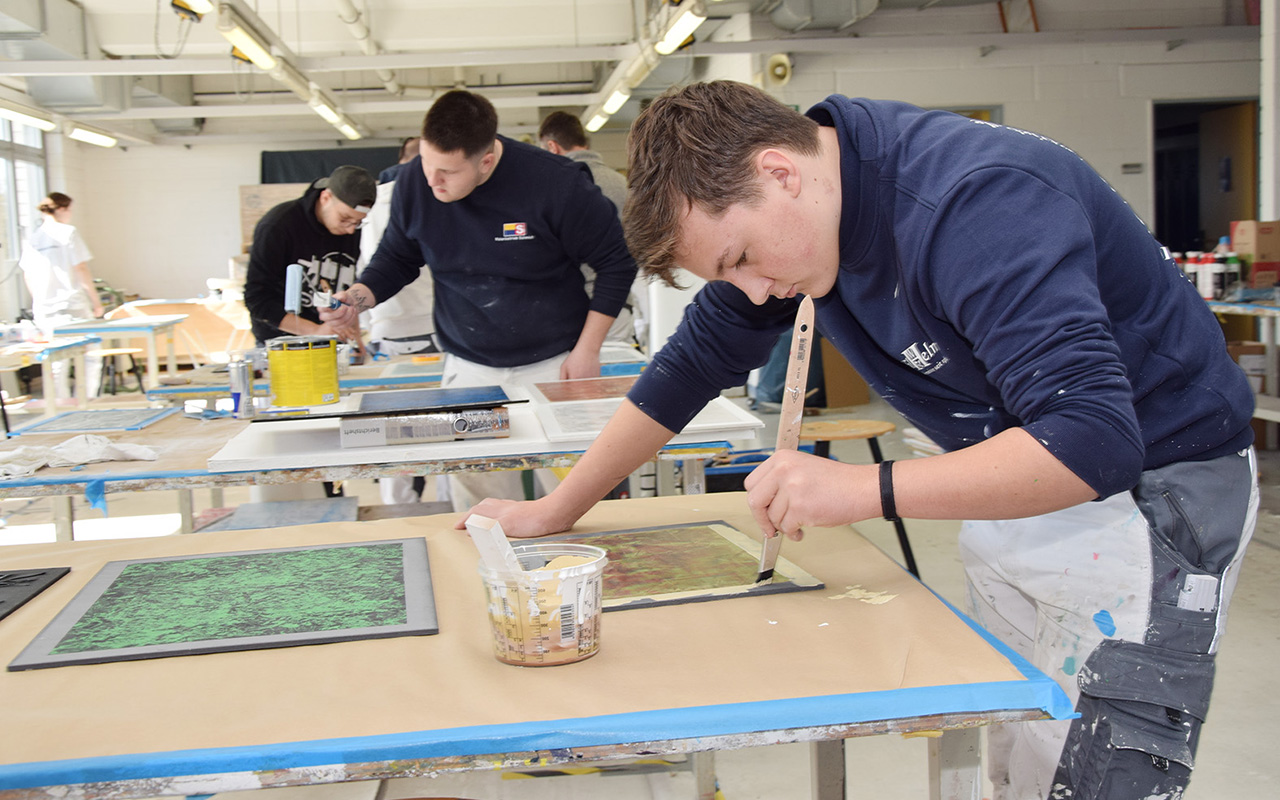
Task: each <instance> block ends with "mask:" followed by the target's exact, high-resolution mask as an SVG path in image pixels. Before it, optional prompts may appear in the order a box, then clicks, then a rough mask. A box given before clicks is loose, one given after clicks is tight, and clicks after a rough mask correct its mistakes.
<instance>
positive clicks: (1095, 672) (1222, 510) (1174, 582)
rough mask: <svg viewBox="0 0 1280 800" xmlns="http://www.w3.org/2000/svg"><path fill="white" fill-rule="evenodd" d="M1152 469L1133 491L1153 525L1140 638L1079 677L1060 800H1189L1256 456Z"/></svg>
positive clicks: (1251, 515)
mask: <svg viewBox="0 0 1280 800" xmlns="http://www.w3.org/2000/svg"><path fill="white" fill-rule="evenodd" d="M1242 455H1245V456H1247V457H1241V456H1237V455H1230V456H1223V457H1221V458H1217V459H1214V460H1211V461H1200V462H1195V461H1189V462H1182V463H1177V464H1172V465H1169V466H1167V467H1163V468H1161V469H1156V470H1150V471H1148V472H1145V473H1143V475H1142V479H1141V481H1140V482H1139V484H1138V486H1137V487H1136V488H1134V490H1133V491H1132V495H1133V498H1134V501H1135V502H1136V504H1137V506H1138V509H1139V510H1140V511H1141V512H1142V515H1143V516H1144V517H1145V518H1146V520H1147V522H1148V523H1149V525H1150V529H1151V587H1150V588H1151V595H1150V612H1149V618H1148V625H1147V629H1146V633H1145V636H1144V637H1143V638H1142V639H1141V641H1133V640H1120V639H1107V640H1104V641H1103V642H1101V643H1100V644H1099V645H1098V646H1097V647H1096V648H1095V649H1094V651H1093V652H1092V653H1091V654H1090V655H1089V657H1088V658H1087V659H1086V661H1085V663H1084V665H1083V667H1082V668H1081V669H1080V671H1079V674H1078V681H1079V688H1080V700H1079V702H1078V703H1077V706H1076V710H1077V711H1078V712H1079V713H1080V715H1081V716H1080V718H1079V719H1077V720H1074V721H1073V722H1072V724H1071V727H1070V730H1069V732H1068V734H1067V740H1066V744H1065V746H1064V748H1063V752H1062V757H1061V760H1060V761H1059V764H1058V770H1057V773H1056V774H1055V775H1054V779H1053V785H1052V789H1051V792H1050V795H1049V797H1050V798H1052V799H1053V800H1067V798H1070V799H1071V800H1103V799H1104V798H1105V800H1128V799H1129V798H1134V799H1135V800H1136V799H1137V798H1162V799H1164V800H1175V799H1176V798H1179V797H1181V796H1182V792H1183V790H1184V789H1185V788H1186V786H1187V783H1188V781H1189V780H1190V776H1191V770H1192V768H1193V767H1194V765H1195V752H1196V745H1197V744H1198V742H1199V736H1200V727H1201V725H1202V724H1203V723H1204V720H1205V718H1206V716H1207V714H1208V710H1209V696H1210V693H1211V692H1212V689H1213V678H1214V657H1215V653H1216V652H1217V646H1218V641H1219V639H1220V638H1221V636H1222V634H1223V631H1224V629H1225V623H1226V611H1227V607H1228V605H1229V602H1230V597H1231V592H1232V590H1233V589H1234V586H1235V582H1236V577H1237V575H1236V573H1237V571H1238V569H1239V563H1240V559H1241V557H1242V556H1243V554H1244V548H1245V545H1246V544H1247V543H1248V540H1249V538H1250V536H1252V533H1253V528H1254V523H1255V522H1256V519H1257V502H1258V501H1257V476H1256V462H1255V459H1254V456H1253V453H1252V451H1249V452H1247V453H1246V454H1242Z"/></svg>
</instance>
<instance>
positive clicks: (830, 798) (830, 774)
mask: <svg viewBox="0 0 1280 800" xmlns="http://www.w3.org/2000/svg"><path fill="white" fill-rule="evenodd" d="M809 775H810V777H811V783H810V785H811V786H812V787H813V800H844V795H845V773H844V739H830V740H827V741H820V742H810V743H809Z"/></svg>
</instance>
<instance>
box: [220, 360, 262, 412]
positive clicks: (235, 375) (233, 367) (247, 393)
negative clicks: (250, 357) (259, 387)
mask: <svg viewBox="0 0 1280 800" xmlns="http://www.w3.org/2000/svg"><path fill="white" fill-rule="evenodd" d="M227 378H228V380H229V381H230V383H231V412H232V414H234V416H235V418H236V419H252V418H253V416H254V415H255V414H256V413H257V409H255V408H254V407H253V362H252V361H242V360H236V361H232V362H231V363H229V364H227Z"/></svg>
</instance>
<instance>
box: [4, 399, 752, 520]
mask: <svg viewBox="0 0 1280 800" xmlns="http://www.w3.org/2000/svg"><path fill="white" fill-rule="evenodd" d="M720 402H728V401H724V400H721V401H720ZM530 406H531V404H529V403H523V404H516V405H513V406H512V407H511V427H512V435H511V436H510V437H508V438H499V439H469V440H463V441H456V442H434V443H430V444H413V445H399V446H387V447H362V448H347V449H343V448H341V447H340V446H339V445H338V420H337V419H327V420H307V419H299V420H283V421H275V422H255V423H250V422H249V421H248V420H237V419H231V418H229V417H223V418H217V419H191V418H188V417H187V416H185V415H183V414H174V415H171V416H168V417H165V418H164V419H161V420H160V421H159V422H156V423H154V424H152V425H148V426H147V427H145V428H143V429H141V430H137V431H111V432H106V433H102V434H99V435H102V436H105V437H107V438H108V439H111V440H113V441H125V442H132V443H134V444H142V445H149V446H152V447H155V448H157V450H159V457H158V458H157V459H156V460H155V461H112V462H104V463H98V464H88V465H86V466H84V467H80V468H73V467H59V468H55V469H50V468H45V469H41V470H39V471H38V472H36V473H35V474H34V475H32V476H30V477H26V478H10V479H7V480H0V498H7V497H53V498H54V499H55V503H54V524H55V529H56V531H57V537H58V539H59V540H60V541H69V540H70V539H71V538H72V524H73V521H74V520H73V516H72V505H71V497H72V496H74V495H79V494H84V495H85V496H87V497H89V498H90V499H96V498H101V497H103V496H105V495H106V494H108V493H112V492H141V491H163V490H168V489H177V490H179V511H180V513H181V515H182V530H183V532H189V531H190V530H191V525H192V513H193V503H192V497H191V490H193V489H213V490H221V489H223V488H225V487H228V486H248V485H254V484H259V485H260V484H286V483H313V482H317V481H346V480H358V479H369V478H384V477H394V476H403V475H443V474H448V473H455V472H488V471H495V470H510V469H534V468H544V467H571V466H573V464H575V463H576V462H577V460H578V458H579V457H580V456H581V455H582V453H583V452H585V451H586V449H587V448H588V447H589V446H590V445H591V442H590V441H576V442H550V441H548V440H547V438H546V436H545V434H544V433H543V431H542V427H541V425H540V424H539V423H538V421H537V418H536V416H535V414H534V411H533V409H532V408H531V407H530ZM251 424H252V425H253V426H254V428H255V432H259V431H260V432H261V435H260V436H258V437H247V436H244V435H243V434H247V433H249V431H248V430H247V429H248V428H249V426H250V425H251ZM760 426H761V427H763V423H760ZM70 435H71V434H66V433H61V434H57V433H46V434H34V433H33V434H25V435H23V436H22V437H21V442H20V444H22V445H43V446H52V445H56V444H59V443H61V442H63V441H65V440H66V439H68V438H70ZM754 437H755V432H754V430H745V431H744V430H725V431H706V432H703V433H700V434H683V435H681V436H678V437H676V438H675V439H674V440H672V444H671V445H669V446H668V447H666V448H664V449H663V451H662V452H661V453H660V454H659V458H660V459H663V460H669V461H679V462H681V464H682V465H683V467H684V473H685V474H684V483H685V491H686V492H690V493H696V492H701V491H702V485H703V477H702V476H703V469H702V463H703V460H705V459H707V458H710V457H712V456H714V455H717V454H720V453H723V452H725V451H726V450H728V449H729V448H730V447H731V443H734V444H740V443H742V442H744V441H753V440H754ZM255 442H256V443H259V445H260V446H261V447H262V448H265V451H266V452H267V453H268V454H269V455H268V456H265V457H262V458H259V457H257V456H256V455H254V453H255V452H259V451H256V450H251V451H250V452H249V453H248V454H246V452H245V451H244V449H243V448H237V447H236V446H234V445H236V444H238V443H247V445H248V446H249V447H250V448H252V447H254V443H255ZM18 446H19V442H17V441H16V440H10V441H9V442H7V443H5V444H4V445H3V447H4V448H13V447H18ZM224 451H225V453H224ZM220 455H222V456H224V457H223V458H222V459H221V462H219V459H218V457H219V456H220ZM255 462H257V463H260V464H261V466H256V467H255V466H251V465H252V464H253V463H255ZM664 488H666V487H664ZM214 504H215V505H219V504H220V500H218V499H217V498H215V500H214Z"/></svg>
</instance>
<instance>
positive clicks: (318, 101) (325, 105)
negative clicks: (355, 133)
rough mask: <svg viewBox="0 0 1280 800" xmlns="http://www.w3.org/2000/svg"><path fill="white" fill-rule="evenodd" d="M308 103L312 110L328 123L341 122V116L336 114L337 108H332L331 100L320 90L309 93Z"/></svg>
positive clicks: (336, 123)
mask: <svg viewBox="0 0 1280 800" xmlns="http://www.w3.org/2000/svg"><path fill="white" fill-rule="evenodd" d="M308 105H310V106H311V110H312V111H314V112H316V113H317V114H319V115H320V118H321V119H323V120H324V121H325V122H327V123H329V124H330V125H340V124H342V117H340V116H339V115H338V109H336V108H334V106H333V102H332V101H330V100H329V98H327V97H325V96H324V95H323V94H321V93H320V92H316V93H314V94H313V95H311V100H310V102H309V103H308Z"/></svg>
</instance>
